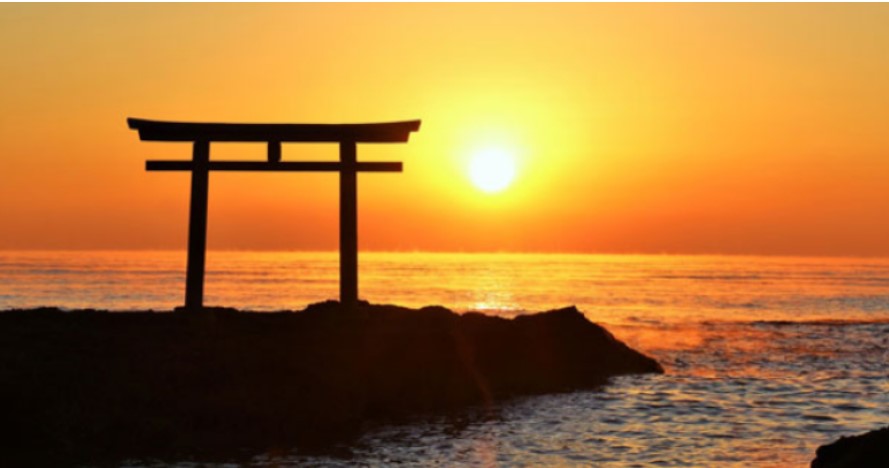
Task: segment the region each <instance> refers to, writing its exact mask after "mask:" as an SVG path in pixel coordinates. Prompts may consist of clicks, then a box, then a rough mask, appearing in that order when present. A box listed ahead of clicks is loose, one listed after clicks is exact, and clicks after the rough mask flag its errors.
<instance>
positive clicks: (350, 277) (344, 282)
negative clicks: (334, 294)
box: [340, 141, 358, 311]
mask: <svg viewBox="0 0 889 468" xmlns="http://www.w3.org/2000/svg"><path fill="white" fill-rule="evenodd" d="M356 152H357V150H356V145H355V142H354V141H341V142H340V162H341V163H342V168H341V169H340V303H341V304H342V305H343V308H344V309H345V310H349V311H355V310H356V309H357V307H358V193H357V192H358V190H357V181H356V174H357V172H356V169H357V168H356V166H357V164H356V163H357V156H356Z"/></svg>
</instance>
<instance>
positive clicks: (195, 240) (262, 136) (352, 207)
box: [127, 118, 420, 310]
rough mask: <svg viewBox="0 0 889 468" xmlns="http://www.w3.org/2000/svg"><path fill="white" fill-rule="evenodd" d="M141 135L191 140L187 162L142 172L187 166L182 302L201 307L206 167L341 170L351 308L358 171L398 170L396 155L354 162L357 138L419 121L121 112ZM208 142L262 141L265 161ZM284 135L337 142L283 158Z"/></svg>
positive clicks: (400, 132)
mask: <svg viewBox="0 0 889 468" xmlns="http://www.w3.org/2000/svg"><path fill="white" fill-rule="evenodd" d="M127 122H128V124H129V127H130V128H131V129H135V130H138V131H139V138H140V139H141V140H143V141H176V142H191V143H192V144H193V151H192V160H191V161H146V163H145V169H146V170H148V171H190V172H191V201H190V206H189V215H188V216H189V222H188V263H187V267H186V278H185V309H187V310H200V309H201V308H203V306H204V270H205V265H206V251H207V198H208V188H209V175H210V171H276V172H277V171H297V172H305V171H336V172H339V173H340V302H341V303H342V304H343V305H344V306H345V307H346V308H347V309H350V310H354V309H355V307H356V306H357V303H358V198H357V180H356V178H357V177H356V176H357V173H358V172H401V170H402V165H401V163H400V162H358V161H357V144H358V143H399V142H406V141H407V140H408V138H409V136H410V133H411V132H415V131H417V130H419V129H420V121H419V120H411V121H405V122H389V123H366V124H236V123H193V122H161V121H154V120H144V119H133V118H130V119H127ZM211 142H256V143H259V142H262V143H266V144H267V145H268V161H267V162H266V161H210V143H211ZM282 142H303V143H305V142H328V143H338V144H339V153H340V160H339V161H338V162H326V161H325V162H320V161H281V143H282Z"/></svg>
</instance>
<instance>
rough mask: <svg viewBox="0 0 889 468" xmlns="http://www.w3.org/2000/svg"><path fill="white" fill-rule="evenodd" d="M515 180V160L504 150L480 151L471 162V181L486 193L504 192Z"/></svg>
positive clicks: (489, 149)
mask: <svg viewBox="0 0 889 468" xmlns="http://www.w3.org/2000/svg"><path fill="white" fill-rule="evenodd" d="M514 178H515V158H514V157H513V155H512V154H510V153H509V152H507V151H506V150H504V149H502V148H488V149H484V150H481V151H478V152H476V153H475V154H474V155H473V156H472V160H470V161H469V179H470V180H471V181H472V184H473V185H475V186H476V187H478V188H479V189H480V190H482V191H484V192H488V193H497V192H502V191H503V190H505V189H506V188H507V187H509V185H510V184H511V183H512V180H513V179H514Z"/></svg>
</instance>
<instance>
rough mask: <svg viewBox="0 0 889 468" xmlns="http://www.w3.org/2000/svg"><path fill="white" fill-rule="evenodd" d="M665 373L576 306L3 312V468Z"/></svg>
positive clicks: (199, 452) (182, 452)
mask: <svg viewBox="0 0 889 468" xmlns="http://www.w3.org/2000/svg"><path fill="white" fill-rule="evenodd" d="M652 372H654V373H659V372H663V369H662V367H661V366H660V365H659V364H658V363H657V362H656V361H655V360H653V359H651V358H650V357H647V356H644V355H642V354H640V353H639V352H637V351H634V350H632V349H630V348H629V347H627V346H626V345H625V344H623V343H622V342H620V341H618V340H616V339H615V338H614V337H613V336H612V335H611V334H610V333H609V332H608V331H607V330H605V329H604V328H602V327H600V326H598V325H596V324H594V323H592V322H589V321H588V320H586V318H585V317H584V316H583V315H582V314H581V313H580V312H578V311H577V310H576V309H574V308H573V307H572V308H566V309H560V310H554V311H550V312H545V313H539V314H534V315H526V316H521V317H517V318H515V319H512V320H508V319H503V318H497V317H490V316H485V315H482V314H478V313H468V314H463V315H458V314H455V313H454V312H451V311H449V310H447V309H445V308H442V307H426V308H423V309H419V310H413V309H407V308H402V307H396V306H381V305H369V304H366V303H363V304H361V306H360V308H359V310H358V311H357V312H345V311H343V310H341V309H340V306H339V304H338V303H336V302H325V303H320V304H315V305H312V306H309V307H308V308H306V309H305V310H304V311H300V312H278V313H250V312H239V311H236V310H233V309H222V308H216V309H207V310H205V311H203V312H199V313H189V312H175V313H155V312H115V313H109V312H106V311H94V310H82V311H71V312H63V311H60V310H57V309H33V310H16V311H6V312H2V313H0V401H3V402H4V407H5V408H7V409H6V410H5V411H4V415H3V417H2V420H3V423H4V426H5V428H6V431H5V432H6V433H7V435H6V436H5V437H3V438H2V441H3V442H2V443H0V465H4V466H11V465H13V464H14V465H35V464H46V463H52V464H71V463H80V462H90V463H94V462H105V461H107V462H112V463H113V461H115V460H121V459H125V458H158V459H180V460H181V459H198V460H223V459H233V458H240V457H243V456H245V455H250V454H256V453H262V452H270V451H275V450H285V449H287V448H292V447H305V446H313V445H314V446H317V445H322V446H323V445H324V444H329V443H332V442H337V441H344V440H349V439H350V438H352V437H354V436H356V435H358V434H360V433H361V430H362V427H363V425H364V424H365V423H367V422H373V421H382V420H392V419H398V418H402V417H407V416H410V415H414V414H417V413H423V412H428V411H433V412H434V411H449V410H456V409H459V408H463V407H466V406H467V405H473V404H485V403H490V402H493V401H495V400H500V399H503V398H507V397H510V396H516V395H527V394H537V393H546V392H559V391H570V390H573V389H581V388H592V387H595V386H598V385H601V384H604V383H606V382H607V379H608V378H609V377H611V376H615V375H621V374H631V373H652Z"/></svg>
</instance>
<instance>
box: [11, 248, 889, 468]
mask: <svg viewBox="0 0 889 468" xmlns="http://www.w3.org/2000/svg"><path fill="white" fill-rule="evenodd" d="M184 268H185V254H184V252H145V251H136V252H0V309H10V308H22V307H37V306H59V307H62V308H68V309H76V308H98V309H113V310H139V309H155V310H169V309H171V308H173V307H175V306H178V305H180V304H181V303H182V290H183V287H184ZM359 278H360V295H361V297H362V298H363V299H366V300H369V301H371V302H374V303H392V304H400V305H406V306H412V307H417V306H423V305H430V304H441V305H444V306H447V307H449V308H452V309H454V310H457V311H461V312H463V311H469V310H478V311H482V312H485V313H488V314H496V315H502V316H515V315H517V314H523V313H529V312H536V311H542V310H548V309H553V308H558V307H564V306H568V305H576V306H577V307H578V308H579V309H581V310H582V311H583V312H584V313H585V314H586V316H587V317H588V318H589V319H590V320H592V321H594V322H597V323H600V324H602V325H604V326H605V327H607V328H608V329H609V330H611V331H612V333H614V334H615V335H616V336H617V337H618V338H619V339H621V340H623V341H625V342H627V343H628V344H629V345H630V346H632V347H634V348H636V349H638V350H640V351H642V352H644V353H646V354H649V355H651V356H653V357H654V358H656V359H657V360H658V361H659V362H660V363H661V364H663V365H664V367H665V369H666V374H664V375H645V376H624V377H619V378H615V379H612V381H611V382H610V384H609V385H607V386H605V387H603V388H600V389H595V390H588V391H577V392H571V393H561V394H554V395H542V396H534V397H526V398H517V399H512V400H508V401H504V402H500V403H497V404H496V405H494V406H490V407H473V408H467V409H466V411H465V412H462V413H460V414H456V415H455V414H451V415H447V416H444V415H427V416H423V417H418V418H416V420H414V421H410V422H405V423H402V424H398V425H380V426H377V427H374V428H371V429H370V430H369V431H368V432H367V433H366V435H365V436H363V437H362V438H361V439H360V440H358V441H357V442H355V443H350V444H347V445H343V446H340V447H336V448H334V449H331V450H330V451H328V452H325V453H320V454H319V453H311V454H309V453H301V452H298V451H297V452H288V453H276V454H274V455H271V454H265V455H260V456H257V457H256V458H255V459H254V460H253V461H252V463H253V464H256V465H265V464H268V465H280V464H291V463H293V464H300V465H318V466H329V465H342V466H353V465H389V464H407V465H417V464H420V465H428V464H441V465H448V466H460V465H465V466H477V465H489V466H498V465H500V466H523V465H524V466H538V465H557V466H589V465H593V466H615V467H617V466H621V467H623V466H652V465H654V466H775V467H784V466H805V465H807V464H808V463H809V461H810V460H811V459H812V458H813V456H814V451H815V448H816V447H817V446H818V445H820V444H823V443H826V442H828V441H831V440H834V439H836V438H837V437H839V436H840V435H848V434H854V433H860V432H864V431H868V430H872V429H876V428H878V427H880V426H885V425H886V424H887V423H889V372H887V370H889V366H887V360H889V259H860V258H859V259H856V258H845V259H844V258H791V257H738V256H671V255H638V256H635V255H634V256H629V255H552V254H541V255H537V254H443V253H362V254H361V256H360V276H359ZM337 293H338V260H337V256H336V254H335V253H327V252H318V253H307V252H209V253H208V257H207V283H206V302H207V304H209V305H224V306H231V307H238V308H242V309H251V310H260V311H270V310H282V309H300V308H302V307H304V306H306V305H307V304H310V303H313V302H318V301H322V300H326V299H331V298H336V295H337ZM134 464H136V465H139V464H149V463H148V462H134Z"/></svg>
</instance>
